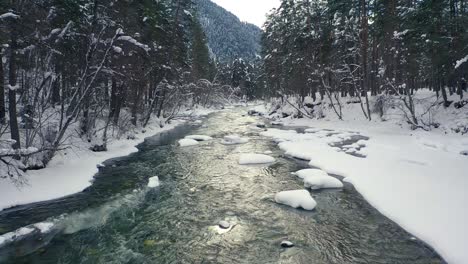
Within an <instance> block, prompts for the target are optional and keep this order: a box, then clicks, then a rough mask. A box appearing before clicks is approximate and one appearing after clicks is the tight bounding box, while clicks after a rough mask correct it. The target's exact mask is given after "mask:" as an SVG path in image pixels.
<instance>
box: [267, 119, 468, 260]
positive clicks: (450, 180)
mask: <svg viewBox="0 0 468 264" xmlns="http://www.w3.org/2000/svg"><path fill="white" fill-rule="evenodd" d="M284 122H285V123H286V125H288V126H310V125H312V124H313V125H314V129H317V128H319V129H322V131H323V132H320V131H319V132H317V133H305V134H302V133H297V132H296V131H293V130H286V131H285V130H278V129H269V130H268V131H266V132H263V133H262V135H264V136H268V137H271V138H272V139H273V140H274V141H275V142H279V144H278V146H279V147H280V149H282V150H283V151H285V153H286V154H288V155H291V156H293V157H298V158H301V159H304V160H307V161H309V165H310V166H311V167H315V168H319V169H320V170H323V171H325V172H327V173H330V174H336V175H340V176H343V177H346V181H347V182H350V183H352V184H353V185H354V186H355V188H356V190H357V191H358V192H360V193H361V194H362V195H363V196H364V198H365V199H366V200H367V201H369V203H370V204H371V205H372V206H374V207H375V208H377V209H378V210H379V211H380V212H381V213H382V214H384V215H385V216H387V217H389V218H390V219H391V220H393V221H395V222H396V223H398V224H399V225H400V226H402V227H403V228H404V229H406V230H407V231H408V232H410V233H411V234H413V235H414V236H416V237H418V238H419V239H421V240H423V241H425V242H426V243H428V244H429V245H430V246H432V247H433V248H435V249H436V250H437V252H438V253H439V254H441V256H442V257H443V258H444V259H445V260H446V261H447V262H448V263H464V262H466V261H467V260H468V251H466V248H467V246H468V225H467V224H466V223H468V210H466V204H468V194H467V192H466V188H467V186H468V177H466V175H467V171H468V162H467V158H466V156H463V155H460V153H461V152H462V151H464V150H466V146H467V145H466V144H468V139H467V138H466V136H462V135H459V134H446V133H443V132H442V133H439V132H436V131H433V132H426V131H422V130H419V131H411V130H408V129H405V128H404V127H398V126H395V124H393V123H391V122H373V123H372V125H369V122H368V121H363V122H360V121H358V120H351V121H327V120H324V119H322V120H310V119H294V120H293V119H289V120H284ZM324 129H331V130H332V131H324ZM350 130H352V131H359V132H360V133H357V132H349V131H350ZM359 134H360V135H363V136H367V137H369V138H370V139H369V140H366V141H364V140H363V141H358V142H356V145H358V146H359V147H363V148H362V149H361V150H360V153H365V154H366V156H367V157H366V158H359V157H356V156H352V155H349V154H346V153H345V152H343V151H341V150H340V149H338V148H336V147H333V144H335V143H340V142H343V141H345V140H348V139H349V138H350V137H352V136H353V135H359ZM327 135H328V136H327ZM351 146H355V145H354V144H352V145H351ZM321 174H322V173H321ZM301 175H302V173H301ZM302 176H304V175H302ZM307 179H308V180H309V179H313V178H307ZM307 184H315V182H308V183H307Z"/></svg>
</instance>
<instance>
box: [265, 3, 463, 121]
mask: <svg viewBox="0 0 468 264" xmlns="http://www.w3.org/2000/svg"><path fill="white" fill-rule="evenodd" d="M467 12H468V7H467V2H466V1H465V0H437V1H435V0H410V1H408V0H404V1H403V0H371V1H369V0H353V1H348V0H346V1H345V0H329V1H320V0H298V1H292V0H283V1H282V2H281V6H280V7H279V8H278V9H276V10H274V11H273V12H272V13H271V14H270V15H269V17H268V20H267V22H266V24H265V33H264V35H263V40H262V41H263V55H264V58H265V61H264V65H263V67H264V78H261V79H262V80H263V81H264V82H265V83H264V86H263V87H264V90H263V94H264V95H265V96H270V97H278V96H279V97H283V98H285V97H284V96H286V95H295V96H297V97H298V98H301V99H300V100H297V101H298V102H299V103H298V106H299V107H303V105H301V104H302V103H303V102H304V98H305V97H307V96H311V97H313V100H314V101H315V100H316V99H317V98H316V97H317V96H320V97H321V98H326V99H327V100H328V101H329V102H330V106H331V107H332V108H333V110H334V112H335V113H336V114H337V115H338V117H339V118H340V119H342V118H343V116H344V115H345V113H343V111H342V101H343V100H342V99H341V98H342V97H346V96H348V97H353V98H355V103H359V104H360V105H361V108H362V113H363V115H364V116H365V117H366V118H367V119H369V120H370V119H371V118H372V114H371V112H372V111H373V108H380V110H379V109H377V110H375V109H374V110H375V111H377V112H380V113H381V114H382V111H383V110H382V109H381V108H382V107H383V106H382V105H383V104H386V103H390V104H391V105H392V107H400V108H401V109H402V111H403V112H404V113H405V115H406V117H407V121H408V122H410V123H411V124H412V125H413V126H414V127H422V128H428V127H429V126H430V125H431V124H423V123H422V122H423V119H422V118H420V117H419V116H418V113H416V112H417V109H416V108H417V107H416V106H415V105H417V104H418V102H415V100H416V99H415V97H414V96H413V95H414V92H415V91H416V90H418V89H421V88H428V89H430V90H432V91H433V92H434V95H435V96H436V97H437V98H440V100H436V101H435V102H434V104H436V103H437V104H438V103H442V104H443V105H444V106H445V107H455V108H460V107H463V106H464V105H465V104H466V101H464V100H463V97H464V93H466V87H467V80H466V79H467V78H468V63H464V62H466V60H467V59H468V57H467V56H468V27H467V26H466V25H468V14H467ZM454 94H457V95H458V97H457V100H456V102H453V101H454V100H450V98H454V97H453V96H452V97H450V95H454ZM369 97H371V98H369ZM465 97H466V95H465ZM319 99H320V98H319ZM371 99H372V100H371ZM370 101H372V102H370ZM390 101H391V102H390ZM301 102H302V103H301ZM379 103H380V105H379ZM430 107H432V106H430ZM312 108H313V107H310V108H308V109H307V108H306V109H304V112H303V113H307V112H310V111H313V109H312ZM428 108H429V107H427V108H426V109H425V110H423V111H426V110H427V109H428Z"/></svg>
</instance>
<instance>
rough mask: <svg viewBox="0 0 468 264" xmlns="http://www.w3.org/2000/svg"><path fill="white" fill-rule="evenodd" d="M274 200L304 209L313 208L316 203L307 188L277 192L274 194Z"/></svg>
mask: <svg viewBox="0 0 468 264" xmlns="http://www.w3.org/2000/svg"><path fill="white" fill-rule="evenodd" d="M275 201H276V202H277V203H279V204H284V205H289V206H291V207H294V208H302V209H304V210H313V209H314V208H315V206H317V203H316V202H315V200H314V198H312V196H310V193H309V192H308V191H307V190H293V191H284V192H279V193H277V194H276V195H275Z"/></svg>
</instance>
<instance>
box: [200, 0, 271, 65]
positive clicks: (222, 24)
mask: <svg viewBox="0 0 468 264" xmlns="http://www.w3.org/2000/svg"><path fill="white" fill-rule="evenodd" d="M195 5H196V9H197V11H198V16H199V19H200V23H201V24H202V27H203V29H204V31H205V33H206V35H207V38H208V45H209V47H210V50H211V52H212V53H213V54H214V55H215V56H216V58H217V59H218V60H219V61H223V62H229V61H232V60H234V59H236V58H243V59H246V60H250V59H253V58H255V56H256V55H257V54H260V37H261V34H262V30H261V29H260V28H258V27H257V26H255V25H253V24H249V23H245V22H242V21H240V20H239V18H237V17H236V16H235V15H234V14H232V13H230V12H228V11H227V10H225V9H224V8H222V7H220V6H218V5H217V4H215V3H213V2H211V1H210V0H195Z"/></svg>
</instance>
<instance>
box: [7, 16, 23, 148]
mask: <svg viewBox="0 0 468 264" xmlns="http://www.w3.org/2000/svg"><path fill="white" fill-rule="evenodd" d="M15 26H16V25H12V30H11V45H10V67H9V78H8V79H9V89H8V113H9V117H10V133H11V139H12V140H14V141H15V143H14V144H13V145H12V146H13V148H14V149H19V148H21V142H20V135H19V128H18V116H17V112H16V89H17V88H18V87H17V86H16V85H17V80H16V46H17V44H16V29H15Z"/></svg>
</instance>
